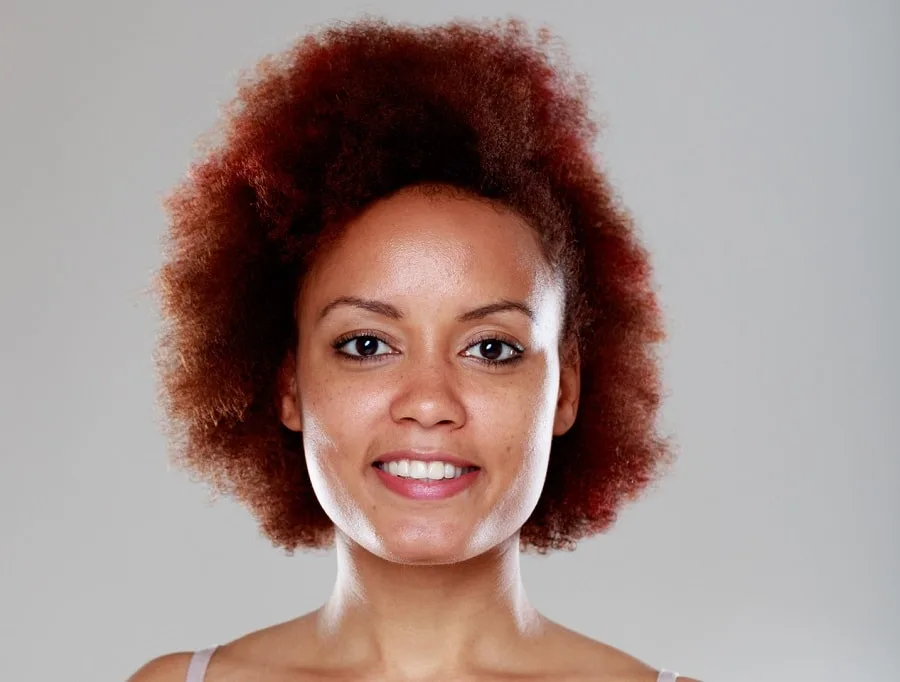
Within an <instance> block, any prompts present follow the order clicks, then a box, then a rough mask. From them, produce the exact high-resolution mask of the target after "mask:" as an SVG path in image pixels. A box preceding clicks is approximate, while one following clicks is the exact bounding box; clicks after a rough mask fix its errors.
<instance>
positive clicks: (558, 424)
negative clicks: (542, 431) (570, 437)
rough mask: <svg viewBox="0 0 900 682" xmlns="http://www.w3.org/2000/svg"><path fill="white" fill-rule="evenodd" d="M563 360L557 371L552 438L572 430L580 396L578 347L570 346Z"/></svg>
mask: <svg viewBox="0 0 900 682" xmlns="http://www.w3.org/2000/svg"><path fill="white" fill-rule="evenodd" d="M563 358H564V360H563V363H562V365H561V366H560V369H559V393H558V395H557V399H556V414H555V416H554V419H553V435H554V436H561V435H563V434H564V433H566V432H567V431H568V430H569V429H571V428H572V425H573V424H574V423H575V417H576V416H577V414H578V398H579V397H580V395H581V359H580V356H579V354H578V346H577V345H576V344H574V343H572V344H570V345H569V347H568V348H566V352H565V353H564V354H563Z"/></svg>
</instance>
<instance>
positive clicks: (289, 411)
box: [278, 354, 303, 431]
mask: <svg viewBox="0 0 900 682" xmlns="http://www.w3.org/2000/svg"><path fill="white" fill-rule="evenodd" d="M295 366H296V364H295V362H294V356H293V354H290V355H289V356H288V357H287V358H285V361H284V362H283V363H282V365H281V369H280V371H279V380H278V390H279V417H280V418H281V423H282V424H284V425H285V426H286V427H287V428H289V429H290V430H291V431H302V430H303V421H302V419H301V411H300V399H299V396H298V392H297V378H296V376H297V375H296V373H295V371H294V369H295Z"/></svg>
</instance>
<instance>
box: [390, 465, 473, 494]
mask: <svg viewBox="0 0 900 682" xmlns="http://www.w3.org/2000/svg"><path fill="white" fill-rule="evenodd" d="M379 461H381V460H379ZM442 461H448V460H442ZM372 468H373V469H374V471H375V475H376V476H378V478H379V480H380V481H381V482H382V483H384V485H385V487H386V488H388V490H392V491H393V492H395V493H397V494H398V495H402V496H403V497H409V498H411V499H414V500H442V499H444V498H447V497H452V496H453V495H458V494H459V493H461V492H462V491H463V490H465V489H466V488H468V487H469V486H470V485H472V484H473V483H474V482H475V480H476V479H477V478H478V476H479V475H480V474H481V469H476V470H475V471H470V472H468V473H465V474H463V475H462V476H460V477H459V478H445V479H441V480H440V481H423V480H422V479H417V478H400V477H399V476H392V475H391V474H389V473H388V472H386V471H382V470H381V469H379V468H378V467H372Z"/></svg>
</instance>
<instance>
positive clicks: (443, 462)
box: [281, 189, 578, 564]
mask: <svg viewBox="0 0 900 682" xmlns="http://www.w3.org/2000/svg"><path fill="white" fill-rule="evenodd" d="M297 305H298V319H299V343H298V347H297V354H296V357H297V361H296V363H292V364H291V365H290V366H289V367H288V371H289V382H288V384H287V385H288V391H286V393H285V394H284V395H283V398H282V415H281V416H282V422H283V423H284V424H285V426H287V427H288V428H291V429H293V430H297V431H302V432H303V445H304V449H305V453H306V462H307V466H308V468H309V472H310V477H311V480H312V484H313V488H314V490H315V493H316V495H317V497H318V499H319V501H320V503H321V504H322V506H323V508H324V509H325V512H326V513H327V514H328V516H329V517H330V518H331V520H332V521H333V522H334V523H335V525H336V526H337V528H338V529H339V530H340V531H342V532H343V533H344V534H345V535H347V536H348V537H349V538H351V539H352V540H353V541H355V542H356V543H358V544H359V545H361V546H363V547H364V548H366V549H367V550H369V551H370V552H372V553H374V554H376V555H378V556H381V557H383V558H385V559H388V560H391V561H397V562H401V563H417V564H438V563H451V562H457V561H462V560H464V559H468V558H470V557H473V556H476V555H478V554H480V553H482V552H484V551H487V550H488V549H491V548H492V547H495V546H497V545H498V544H500V543H502V542H503V541H505V540H508V539H509V538H510V537H511V536H512V535H514V534H515V533H516V532H517V531H518V529H519V528H520V527H521V526H522V525H523V524H524V522H525V521H526V520H527V518H528V516H529V515H530V514H531V512H532V510H533V509H534V507H535V505H536V504H537V501H538V498H539V496H540V493H541V489H542V487H543V483H544V478H545V474H546V470H547V464H548V455H549V452H550V444H551V438H552V437H553V436H554V435H558V434H561V433H564V432H565V431H566V430H568V428H569V427H570V426H571V424H572V422H573V421H574V418H575V411H576V408H577V396H578V372H577V368H568V367H563V368H562V371H561V368H560V364H559V353H558V342H559V333H560V328H561V322H562V305H563V292H562V288H561V284H560V282H559V281H558V279H557V277H556V276H555V275H554V273H553V272H552V270H551V268H550V267H549V266H548V264H547V262H546V260H545V259H544V257H543V254H542V252H541V249H540V246H539V242H538V237H537V235H536V234H535V233H534V231H533V230H532V229H531V228H530V227H529V226H528V225H527V224H526V223H525V222H524V220H522V219H521V218H520V217H518V216H517V215H516V214H515V213H513V212H510V211H508V210H500V209H498V208H496V207H495V206H493V205H489V204H487V203H485V202H483V201H479V200H476V199H471V198H465V199H463V198H454V197H450V196H444V195H442V196H438V197H435V196H427V195H424V194H423V193H421V192H418V191H415V190H409V189H407V190H404V191H401V192H399V193H397V194H395V195H393V196H391V197H389V198H387V199H384V200H381V201H379V202H376V203H375V204H373V205H372V206H370V207H369V208H368V210H366V211H365V212H364V213H363V214H362V215H360V216H359V217H358V218H357V219H356V220H354V221H353V222H352V223H350V224H349V225H347V226H346V228H345V230H344V231H343V233H342V236H341V237H340V239H339V241H338V242H337V243H336V244H335V245H333V246H332V247H331V248H329V250H328V251H327V252H326V253H324V254H323V255H322V256H321V258H320V259H319V260H318V261H317V263H316V264H315V266H314V267H313V269H312V270H311V271H310V272H309V273H308V274H307V277H306V278H305V280H304V283H303V287H302V289H301V292H300V295H299V298H298V303H297ZM392 457H393V458H395V462H394V463H393V464H387V463H386V460H388V459H391V458H392ZM435 458H436V459H437V461H436V462H435V461H432V460H434V459H435ZM403 460H407V464H404V463H403ZM448 460H449V461H448ZM453 464H457V465H462V464H465V465H467V466H469V467H472V466H473V467H477V469H476V470H470V469H468V468H464V469H462V472H461V471H460V469H457V468H454V467H453V466H448V465H453ZM439 470H440V471H439ZM460 473H462V475H461V476H460ZM422 476H425V478H424V479H423V478H422ZM441 476H443V478H440V477H441ZM434 479H438V480H434Z"/></svg>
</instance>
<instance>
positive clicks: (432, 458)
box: [372, 450, 478, 468]
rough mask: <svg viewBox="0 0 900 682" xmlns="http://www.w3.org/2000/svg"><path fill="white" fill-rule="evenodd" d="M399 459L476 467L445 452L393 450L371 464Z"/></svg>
mask: <svg viewBox="0 0 900 682" xmlns="http://www.w3.org/2000/svg"><path fill="white" fill-rule="evenodd" d="M399 459H417V460H419V461H420V462H448V463H449V464H452V465H453V466H456V467H463V468H465V467H474V466H478V465H477V464H475V463H474V462H470V461H468V460H465V459H461V458H460V457H454V456H453V455H451V454H449V453H447V452H428V453H425V452H416V451H415V450H394V451H393V452H386V453H385V454H383V455H380V456H379V457H377V458H376V459H374V460H372V463H373V464H374V463H375V462H393V461H396V460H399Z"/></svg>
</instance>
